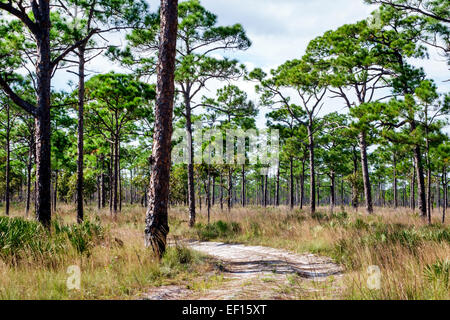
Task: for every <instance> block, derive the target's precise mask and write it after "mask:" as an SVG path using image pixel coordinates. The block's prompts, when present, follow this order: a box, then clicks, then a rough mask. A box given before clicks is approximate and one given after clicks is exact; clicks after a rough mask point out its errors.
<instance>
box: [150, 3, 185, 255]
mask: <svg viewBox="0 0 450 320" xmlns="http://www.w3.org/2000/svg"><path fill="white" fill-rule="evenodd" d="M160 14H161V33H160V48H159V59H158V66H157V74H158V76H157V97H156V104H155V133H154V138H153V141H154V143H153V151H152V155H153V170H152V175H151V179H150V189H149V199H150V201H149V206H148V209H147V214H146V219H145V222H146V227H145V240H146V245H147V246H150V245H151V246H152V248H153V251H154V252H155V253H156V254H157V255H158V256H159V257H162V255H163V253H164V252H165V250H166V238H167V234H168V233H169V225H168V217H167V216H168V214H167V206H168V200H169V181H170V164H171V154H170V152H171V149H170V148H171V140H172V112H173V102H174V93H175V86H174V72H175V54H176V40H177V24H178V21H177V19H178V0H161V9H160Z"/></svg>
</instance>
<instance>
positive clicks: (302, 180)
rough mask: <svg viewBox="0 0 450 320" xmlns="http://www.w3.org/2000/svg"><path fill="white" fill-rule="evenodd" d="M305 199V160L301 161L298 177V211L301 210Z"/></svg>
mask: <svg viewBox="0 0 450 320" xmlns="http://www.w3.org/2000/svg"><path fill="white" fill-rule="evenodd" d="M304 198H305V160H303V161H302V175H301V176H300V209H303V201H304Z"/></svg>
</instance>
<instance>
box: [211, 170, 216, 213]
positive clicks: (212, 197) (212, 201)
mask: <svg viewBox="0 0 450 320" xmlns="http://www.w3.org/2000/svg"><path fill="white" fill-rule="evenodd" d="M215 204H216V176H215V175H213V176H212V194H211V205H212V206H213V207H214V205H215Z"/></svg>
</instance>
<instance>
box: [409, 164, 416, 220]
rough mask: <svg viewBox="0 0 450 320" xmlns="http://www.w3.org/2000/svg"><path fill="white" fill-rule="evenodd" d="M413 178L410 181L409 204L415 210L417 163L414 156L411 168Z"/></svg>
mask: <svg viewBox="0 0 450 320" xmlns="http://www.w3.org/2000/svg"><path fill="white" fill-rule="evenodd" d="M411 171H412V172H411V180H410V182H409V193H410V194H409V198H410V200H409V206H410V208H411V209H412V211H414V210H415V209H416V199H415V198H416V197H415V183H416V182H415V181H416V163H415V161H414V158H413V168H412V170H411Z"/></svg>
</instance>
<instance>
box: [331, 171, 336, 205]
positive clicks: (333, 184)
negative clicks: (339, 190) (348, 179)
mask: <svg viewBox="0 0 450 320" xmlns="http://www.w3.org/2000/svg"><path fill="white" fill-rule="evenodd" d="M330 181H331V184H330V211H331V213H333V211H334V207H335V206H336V191H335V190H336V175H335V173H334V172H333V171H331V173H330Z"/></svg>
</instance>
